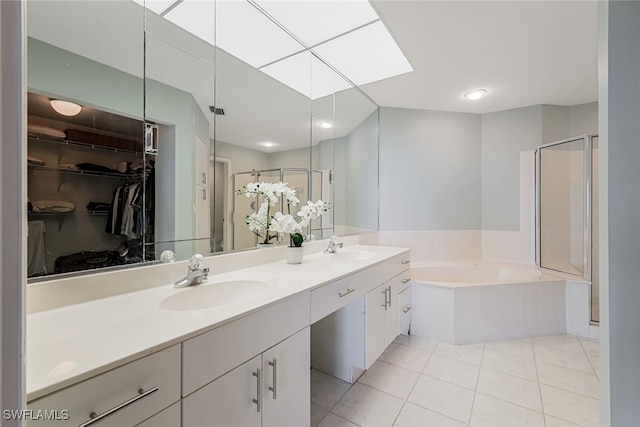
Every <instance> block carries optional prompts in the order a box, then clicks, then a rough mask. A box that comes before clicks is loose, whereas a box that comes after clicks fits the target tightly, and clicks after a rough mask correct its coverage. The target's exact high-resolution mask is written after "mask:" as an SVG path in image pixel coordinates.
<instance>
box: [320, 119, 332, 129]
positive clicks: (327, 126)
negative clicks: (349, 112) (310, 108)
mask: <svg viewBox="0 0 640 427" xmlns="http://www.w3.org/2000/svg"><path fill="white" fill-rule="evenodd" d="M318 126H320V127H321V128H322V129H331V128H332V127H333V125H332V124H331V123H329V122H325V121H322V122H318Z"/></svg>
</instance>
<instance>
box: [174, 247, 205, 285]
mask: <svg viewBox="0 0 640 427" xmlns="http://www.w3.org/2000/svg"><path fill="white" fill-rule="evenodd" d="M203 261H204V257H203V256H202V255H200V254H195V255H193V256H192V257H191V259H190V260H189V266H188V268H187V276H186V277H185V278H183V279H180V280H178V281H177V282H175V283H174V284H173V287H174V288H184V287H186V286H191V285H197V284H199V283H203V282H206V281H207V277H208V276H209V268H208V267H203V266H202V262H203Z"/></svg>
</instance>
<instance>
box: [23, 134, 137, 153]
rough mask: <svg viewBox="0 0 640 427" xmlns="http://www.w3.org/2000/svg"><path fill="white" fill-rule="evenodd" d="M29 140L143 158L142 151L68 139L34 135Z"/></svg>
mask: <svg viewBox="0 0 640 427" xmlns="http://www.w3.org/2000/svg"><path fill="white" fill-rule="evenodd" d="M28 138H29V140H30V141H41V142H46V143H52V144H60V145H69V146H73V147H81V148H87V149H91V150H102V151H110V152H112V153H128V154H135V155H136V156H138V157H140V156H142V152H141V151H134V150H125V149H122V148H115V147H105V146H102V145H95V144H89V143H87V142H78V141H70V140H67V139H55V138H46V137H43V136H33V135H29V137H28Z"/></svg>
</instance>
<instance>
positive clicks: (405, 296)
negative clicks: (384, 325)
mask: <svg viewBox="0 0 640 427" xmlns="http://www.w3.org/2000/svg"><path fill="white" fill-rule="evenodd" d="M396 308H397V313H398V334H403V335H408V334H409V325H410V324H411V288H406V289H405V290H403V291H402V292H400V295H398V304H397V307H396Z"/></svg>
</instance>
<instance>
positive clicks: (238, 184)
mask: <svg viewBox="0 0 640 427" xmlns="http://www.w3.org/2000/svg"><path fill="white" fill-rule="evenodd" d="M331 176H332V174H331V171H329V170H309V169H305V168H279V169H265V170H252V171H249V172H238V173H234V174H233V188H234V190H238V189H240V188H242V187H243V186H244V185H247V184H249V183H251V182H279V181H282V182H286V183H287V185H288V186H289V187H290V188H292V189H294V190H295V191H296V195H297V197H298V199H300V203H301V204H304V203H306V201H307V200H317V199H322V200H324V201H329V202H331V201H332V195H331V180H330V178H331ZM279 203H280V205H279V206H276V210H280V211H282V212H284V211H285V209H286V206H285V205H284V203H285V202H284V201H282V200H280V202H279ZM259 208H260V206H259V205H258V201H257V199H256V198H247V197H245V196H238V195H234V196H233V213H232V221H233V232H232V236H231V239H232V240H231V241H232V245H233V246H232V248H231V249H244V248H251V247H255V246H256V245H257V244H258V243H259V242H258V236H256V235H255V234H254V233H253V232H251V230H249V227H247V224H246V223H245V220H244V219H245V218H246V217H247V215H250V214H252V213H254V212H257V210H258V209H259ZM332 215H333V213H332V211H329V213H328V214H325V215H323V216H322V217H321V218H319V219H317V220H314V221H312V223H311V225H310V229H309V231H308V233H309V234H312V235H313V236H314V237H317V238H322V237H326V236H327V235H331V232H332V229H333V218H332Z"/></svg>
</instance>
